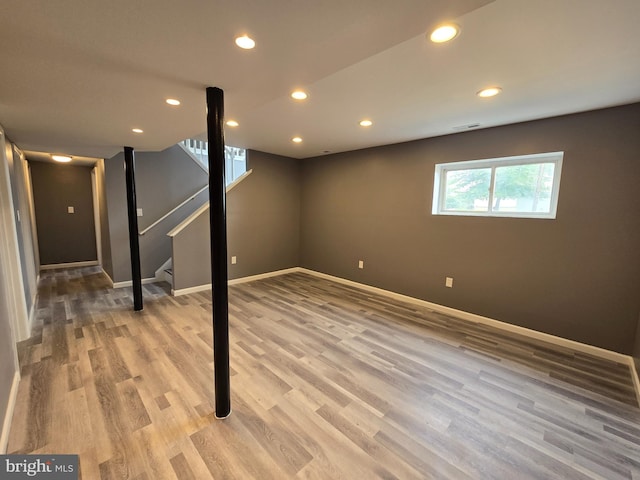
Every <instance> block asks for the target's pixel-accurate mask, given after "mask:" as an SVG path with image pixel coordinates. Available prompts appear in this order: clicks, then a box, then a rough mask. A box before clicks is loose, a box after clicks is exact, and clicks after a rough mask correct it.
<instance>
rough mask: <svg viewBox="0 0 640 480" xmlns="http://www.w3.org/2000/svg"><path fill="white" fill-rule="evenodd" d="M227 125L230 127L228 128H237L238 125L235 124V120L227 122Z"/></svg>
mask: <svg viewBox="0 0 640 480" xmlns="http://www.w3.org/2000/svg"><path fill="white" fill-rule="evenodd" d="M227 125H228V126H230V127H237V126H238V125H240V124H239V123H238V122H236V121H235V120H227Z"/></svg>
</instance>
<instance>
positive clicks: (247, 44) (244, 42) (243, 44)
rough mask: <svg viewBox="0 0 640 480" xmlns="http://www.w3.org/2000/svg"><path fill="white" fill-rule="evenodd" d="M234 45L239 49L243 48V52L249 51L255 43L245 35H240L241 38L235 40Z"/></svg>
mask: <svg viewBox="0 0 640 480" xmlns="http://www.w3.org/2000/svg"><path fill="white" fill-rule="evenodd" d="M236 45H238V46H239V47H240V48H244V49H245V50H251V49H252V48H253V47H255V46H256V42H255V41H254V40H253V39H252V38H250V37H249V36H247V35H242V36H241V37H238V38H236Z"/></svg>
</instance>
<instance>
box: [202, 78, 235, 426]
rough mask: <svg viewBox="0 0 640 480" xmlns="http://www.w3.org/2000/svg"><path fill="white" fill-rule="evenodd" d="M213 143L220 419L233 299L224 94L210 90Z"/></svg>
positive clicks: (226, 408)
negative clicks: (229, 269)
mask: <svg viewBox="0 0 640 480" xmlns="http://www.w3.org/2000/svg"><path fill="white" fill-rule="evenodd" d="M207 136H208V141H209V223H210V228H211V285H212V290H213V364H214V370H215V372H214V373H215V401H216V417H217V418H226V417H228V416H229V414H230V413H231V386H230V382H229V304H228V301H229V297H228V286H227V206H226V185H225V161H224V93H223V91H222V90H221V89H219V88H215V87H208V88H207Z"/></svg>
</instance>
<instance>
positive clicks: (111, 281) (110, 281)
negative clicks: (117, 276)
mask: <svg viewBox="0 0 640 480" xmlns="http://www.w3.org/2000/svg"><path fill="white" fill-rule="evenodd" d="M102 274H103V275H104V276H105V277H107V280H109V284H110V285H111V288H113V286H114V285H115V284H114V283H113V279H112V278H111V277H110V276H109V274H108V273H107V272H105V270H104V268H103V269H102Z"/></svg>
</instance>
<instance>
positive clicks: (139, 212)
mask: <svg viewBox="0 0 640 480" xmlns="http://www.w3.org/2000/svg"><path fill="white" fill-rule="evenodd" d="M138 216H139V217H141V216H142V209H141V208H138Z"/></svg>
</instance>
